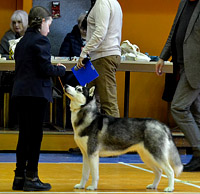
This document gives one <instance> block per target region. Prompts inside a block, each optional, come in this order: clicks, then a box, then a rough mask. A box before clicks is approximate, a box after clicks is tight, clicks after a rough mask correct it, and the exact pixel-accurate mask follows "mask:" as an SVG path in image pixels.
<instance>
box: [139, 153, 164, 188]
mask: <svg viewBox="0 0 200 194" xmlns="http://www.w3.org/2000/svg"><path fill="white" fill-rule="evenodd" d="M138 153H139V154H140V157H141V159H142V160H143V162H144V163H145V164H146V165H147V166H149V167H150V168H151V169H152V170H153V172H154V175H155V178H154V181H153V183H152V184H150V185H147V187H146V188H147V189H157V187H158V184H159V182H160V179H161V175H162V170H161V169H160V168H159V167H158V166H157V165H156V162H155V160H154V158H153V157H152V155H151V154H149V152H147V151H140V152H138Z"/></svg>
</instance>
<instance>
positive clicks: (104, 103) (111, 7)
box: [77, 0, 122, 117]
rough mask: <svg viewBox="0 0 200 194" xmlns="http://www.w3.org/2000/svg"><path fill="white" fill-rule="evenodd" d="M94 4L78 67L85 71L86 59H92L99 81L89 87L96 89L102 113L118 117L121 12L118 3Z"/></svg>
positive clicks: (102, 0)
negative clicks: (117, 71) (88, 56)
mask: <svg viewBox="0 0 200 194" xmlns="http://www.w3.org/2000/svg"><path fill="white" fill-rule="evenodd" d="M91 3H92V5H93V7H92V9H90V12H89V14H88V17H87V37H86V42H87V43H86V45H85V47H84V48H83V50H82V52H81V55H80V58H79V61H78V63H77V67H78V68H81V67H83V66H84V64H83V63H82V61H83V59H84V58H85V57H86V56H87V55H90V57H91V61H92V64H93V65H94V67H95V69H96V70H97V72H98V73H99V77H98V78H97V79H95V80H94V81H93V82H91V83H90V84H89V85H90V86H92V85H95V86H96V90H97V93H98V95H99V97H100V104H101V112H102V113H105V114H107V115H112V116H114V117H119V116H120V114H119V108H118V103H117V88H116V78H115V74H116V69H117V67H118V65H119V64H120V61H121V57H120V56H121V49H120V42H121V30H122V10H121V7H120V5H119V3H118V1H117V0H97V1H96V2H94V1H93V0H92V1H91Z"/></svg>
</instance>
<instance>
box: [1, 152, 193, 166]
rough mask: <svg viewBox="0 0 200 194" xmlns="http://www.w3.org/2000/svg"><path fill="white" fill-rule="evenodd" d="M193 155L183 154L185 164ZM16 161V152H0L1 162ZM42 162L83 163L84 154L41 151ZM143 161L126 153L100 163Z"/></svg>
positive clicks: (102, 159)
mask: <svg viewBox="0 0 200 194" xmlns="http://www.w3.org/2000/svg"><path fill="white" fill-rule="evenodd" d="M191 157H192V156H191V155H181V161H182V163H183V164H185V163H188V162H189V161H190V159H191ZM12 162H16V154H15V153H0V163H12ZM39 162H40V163H81V162H82V155H80V154H71V153H70V154H69V153H41V154H40V161H39ZM118 162H124V163H143V162H142V161H141V159H140V157H139V155H138V154H124V155H121V156H117V157H108V158H100V163H118Z"/></svg>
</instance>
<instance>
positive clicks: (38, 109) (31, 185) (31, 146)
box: [23, 97, 51, 191]
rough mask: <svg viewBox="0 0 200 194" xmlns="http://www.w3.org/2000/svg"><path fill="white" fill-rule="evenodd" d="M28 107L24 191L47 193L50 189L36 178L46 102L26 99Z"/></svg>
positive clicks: (40, 99)
mask: <svg viewBox="0 0 200 194" xmlns="http://www.w3.org/2000/svg"><path fill="white" fill-rule="evenodd" d="M26 98H27V100H28V102H29V103H28V105H27V109H26V113H27V115H29V118H27V121H28V124H27V128H26V142H27V144H26V145H27V154H26V160H27V162H26V163H27V165H26V176H25V182H24V187H23V190H24V191H47V190H49V189H51V185H50V184H48V183H42V182H41V181H40V179H39V177H38V162H39V155H40V147H41V142H42V137H43V130H42V124H43V120H44V115H45V110H46V105H47V100H46V99H44V98H37V97H26Z"/></svg>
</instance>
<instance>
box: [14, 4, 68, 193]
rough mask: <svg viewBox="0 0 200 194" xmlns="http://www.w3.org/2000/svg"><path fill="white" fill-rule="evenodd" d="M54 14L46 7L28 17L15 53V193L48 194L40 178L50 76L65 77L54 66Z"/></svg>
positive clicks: (60, 69) (50, 88)
mask: <svg viewBox="0 0 200 194" xmlns="http://www.w3.org/2000/svg"><path fill="white" fill-rule="evenodd" d="M51 23H52V17H51V14H50V13H49V12H48V11H47V10H46V9H45V8H43V7H40V6H38V7H34V8H32V9H31V10H30V13H29V28H28V29H27V31H26V33H25V35H24V36H23V38H22V39H21V40H20V42H19V43H18V44H17V46H16V49H15V64H16V66H15V80H14V85H13V91H12V95H13V98H15V100H16V102H17V108H18V111H19V139H18V144H17V152H16V157H17V163H16V170H15V179H14V182H13V190H24V191H47V190H50V189H51V185H50V184H48V183H42V182H41V181H40V179H39V177H38V161H39V154H40V146H41V142H42V136H43V131H42V123H43V119H44V115H45V109H46V105H47V102H48V101H52V87H51V80H50V77H51V76H63V75H64V74H65V66H64V65H62V64H57V66H54V65H52V64H51V55H50V48H51V46H50V42H49V40H48V38H47V35H48V33H49V27H50V25H51Z"/></svg>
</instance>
